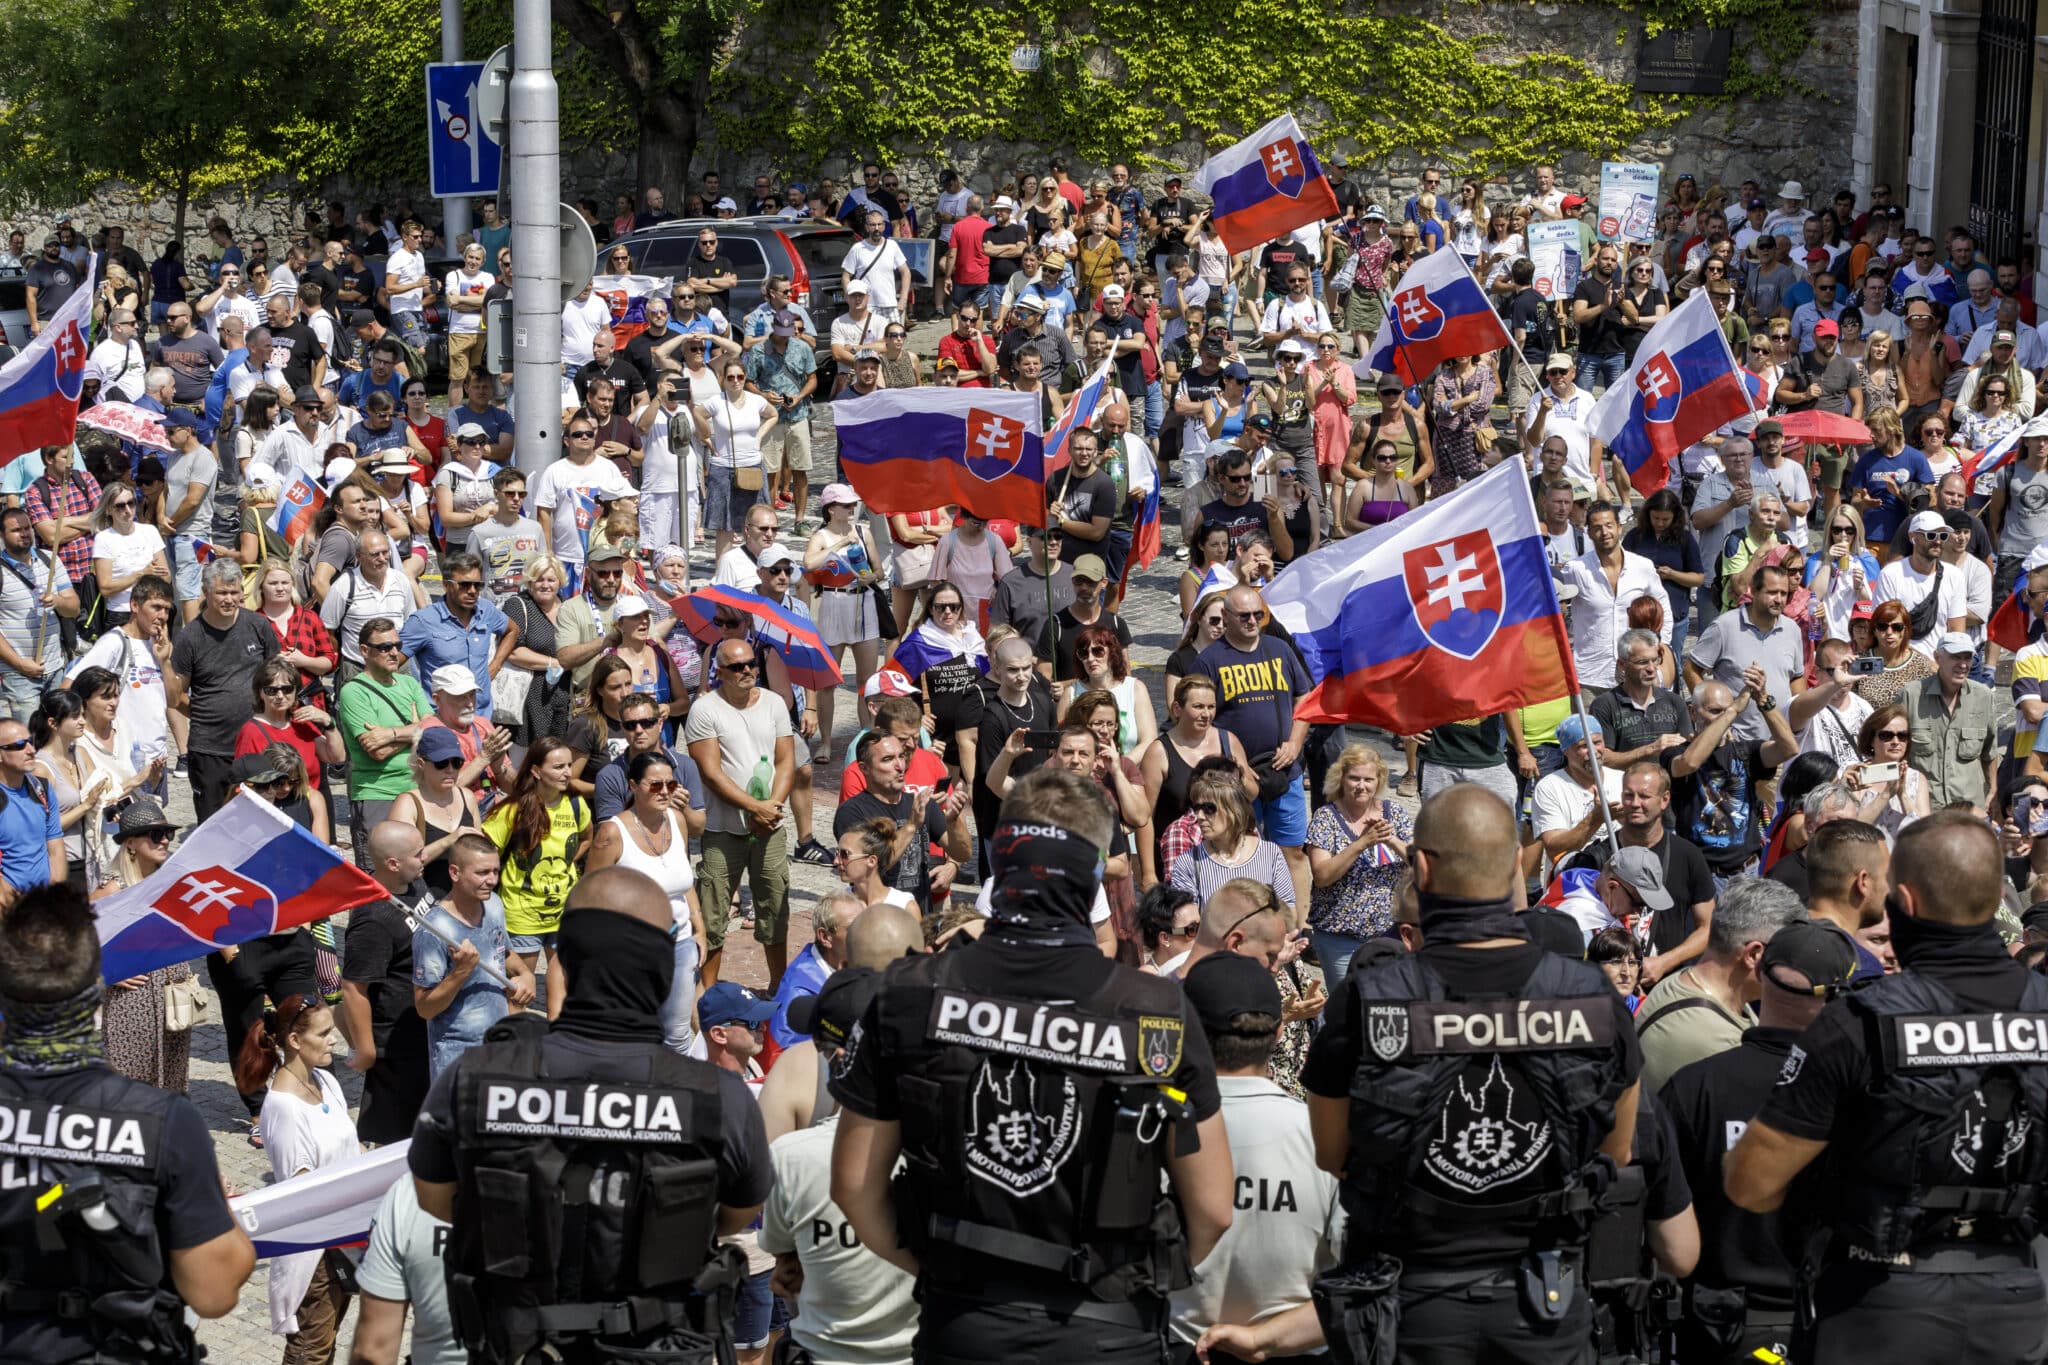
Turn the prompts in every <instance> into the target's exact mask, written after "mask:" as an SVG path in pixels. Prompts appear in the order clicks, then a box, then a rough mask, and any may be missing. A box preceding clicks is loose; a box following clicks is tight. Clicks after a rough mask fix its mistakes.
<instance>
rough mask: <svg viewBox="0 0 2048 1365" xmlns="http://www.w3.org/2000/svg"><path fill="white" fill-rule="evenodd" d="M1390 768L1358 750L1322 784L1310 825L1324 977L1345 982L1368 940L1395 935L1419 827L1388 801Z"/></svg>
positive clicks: (1369, 751)
mask: <svg viewBox="0 0 2048 1365" xmlns="http://www.w3.org/2000/svg"><path fill="white" fill-rule="evenodd" d="M1388 789H1389V784H1388V782H1387V761H1386V760H1385V759H1383V758H1381V757H1380V755H1379V751H1378V750H1376V749H1374V748H1372V747H1371V746H1370V745H1366V744H1353V745H1350V746H1349V747H1347V748H1346V749H1345V750H1344V752H1343V753H1342V754H1339V755H1338V756H1337V761H1336V762H1335V763H1332V764H1331V765H1330V772H1329V776H1328V777H1326V778H1325V779H1324V781H1323V796H1324V799H1325V801H1326V802H1327V804H1325V805H1324V806H1322V807H1321V808H1320V809H1318V810H1317V811H1316V813H1315V814H1314V815H1312V816H1310V817H1309V822H1308V841H1307V845H1306V847H1307V850H1308V865H1309V884H1310V891H1309V899H1308V927H1309V933H1310V935H1311V936H1312V937H1313V939H1314V941H1315V946H1316V960H1317V961H1318V962H1320V963H1322V965H1323V975H1324V976H1325V977H1327V978H1328V979H1329V980H1332V981H1342V980H1343V979H1344V976H1345V973H1347V972H1349V971H1350V970H1351V959H1352V957H1353V956H1354V955H1356V954H1357V952H1358V950H1359V949H1360V948H1362V947H1364V946H1365V942H1366V940H1367V939H1373V938H1381V937H1384V936H1386V935H1388V934H1391V933H1393V932H1394V888H1395V886H1396V885H1397V884H1398V883H1399V882H1400V880H1401V878H1402V876H1403V875H1404V874H1405V873H1406V872H1407V870H1408V844H1409V841H1410V840H1412V839H1414V837H1415V826H1414V822H1413V821H1412V820H1411V819H1410V817H1409V815H1408V812H1407V810H1406V809H1405V808H1403V807H1401V806H1399V805H1396V804H1395V803H1394V802H1392V801H1390V800H1388V799H1387V797H1388Z"/></svg>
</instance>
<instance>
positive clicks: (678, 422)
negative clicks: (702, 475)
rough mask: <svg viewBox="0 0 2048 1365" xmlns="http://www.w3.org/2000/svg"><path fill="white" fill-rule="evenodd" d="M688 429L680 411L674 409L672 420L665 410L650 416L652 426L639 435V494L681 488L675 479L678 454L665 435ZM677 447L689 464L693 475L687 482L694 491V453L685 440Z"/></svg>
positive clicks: (684, 414) (695, 463) (687, 420)
mask: <svg viewBox="0 0 2048 1365" xmlns="http://www.w3.org/2000/svg"><path fill="white" fill-rule="evenodd" d="M692 429H693V428H692V424H691V422H690V418H689V414H687V413H685V412H684V411H683V410H682V409H681V408H677V409H676V414H675V419H674V421H671V420H670V418H669V414H668V410H667V409H666V408H663V409H661V410H660V411H658V412H656V413H655V414H654V421H653V423H652V424H651V425H649V426H648V428H647V430H646V431H644V432H642V433H641V436H640V491H641V492H642V493H674V492H677V491H678V490H680V489H681V487H682V484H681V483H680V482H679V481H678V480H677V478H676V465H677V459H676V456H677V453H678V452H677V450H676V447H675V446H674V445H671V444H670V443H669V435H670V433H671V432H674V433H675V434H677V435H681V434H682V433H683V432H685V431H689V430H692ZM680 444H681V445H682V447H683V450H682V455H683V458H684V459H685V460H688V461H689V464H690V469H691V472H692V475H693V477H692V478H691V480H690V486H691V487H692V488H695V487H696V486H697V480H696V478H695V477H694V474H695V471H696V468H697V452H696V451H695V450H694V449H693V448H692V443H691V442H690V441H689V440H687V439H685V440H683V441H682V442H681V443H680Z"/></svg>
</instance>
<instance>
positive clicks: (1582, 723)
mask: <svg viewBox="0 0 2048 1365" xmlns="http://www.w3.org/2000/svg"><path fill="white" fill-rule="evenodd" d="M1589 724H1590V725H1591V726H1592V727H1593V733H1594V734H1595V735H1597V736H1599V737H1600V738H1601V739H1605V738H1607V731H1606V730H1605V729H1603V728H1602V727H1601V725H1600V722H1599V720H1598V719H1597V718H1596V717H1592V716H1587V717H1584V718H1581V717H1579V716H1566V717H1565V718H1564V719H1563V720H1561V721H1559V722H1558V723H1557V747H1558V748H1560V749H1569V748H1571V747H1573V746H1574V745H1576V744H1578V743H1580V742H1581V741H1583V740H1584V739H1585V738H1586V727H1587V725H1589Z"/></svg>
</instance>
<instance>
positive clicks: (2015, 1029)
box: [1885, 1013, 2048, 1071]
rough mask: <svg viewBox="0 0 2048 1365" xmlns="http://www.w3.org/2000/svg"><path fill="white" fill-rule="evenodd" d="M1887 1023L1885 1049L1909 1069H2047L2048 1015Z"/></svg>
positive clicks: (1902, 1018) (1911, 1017)
mask: <svg viewBox="0 0 2048 1365" xmlns="http://www.w3.org/2000/svg"><path fill="white" fill-rule="evenodd" d="M1887 1022H1888V1024H1889V1025H1890V1028H1889V1031H1888V1033H1887V1035H1886V1041H1887V1043H1888V1046H1887V1047H1886V1049H1885V1050H1886V1051H1887V1052H1888V1053H1889V1054H1890V1055H1891V1062H1892V1064H1893V1065H1894V1066H1898V1067H1902V1068H1904V1069H1906V1070H1909V1071H1926V1070H1933V1069H1938V1068H1942V1067H1957V1066H2000V1065H2009V1064H2013V1063H2019V1064H2022V1065H2025V1064H2029V1063H2031V1064H2035V1065H2048V1014H2004V1013H2000V1014H1904V1015H1899V1016H1896V1017H1894V1018H1892V1019H1890V1020H1888V1021H1887Z"/></svg>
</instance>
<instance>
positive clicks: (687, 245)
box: [633, 237, 697, 274]
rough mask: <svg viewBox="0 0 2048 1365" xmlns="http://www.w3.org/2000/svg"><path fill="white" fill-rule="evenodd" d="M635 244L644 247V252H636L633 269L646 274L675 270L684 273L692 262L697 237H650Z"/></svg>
mask: <svg viewBox="0 0 2048 1365" xmlns="http://www.w3.org/2000/svg"><path fill="white" fill-rule="evenodd" d="M634 245H636V246H639V247H644V248H645V252H644V254H636V255H635V257H634V260H633V269H634V270H636V271H640V272H642V273H645V274H657V273H666V272H671V271H672V272H674V273H677V274H681V273H682V269H683V267H684V266H686V265H688V264H689V263H690V253H691V252H693V251H695V250H696V249H697V239H696V238H695V237H650V238H648V239H647V240H646V241H644V242H637V243H635V244H634Z"/></svg>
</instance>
